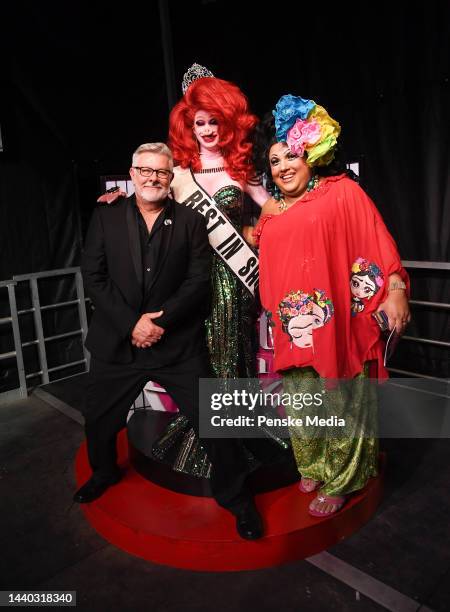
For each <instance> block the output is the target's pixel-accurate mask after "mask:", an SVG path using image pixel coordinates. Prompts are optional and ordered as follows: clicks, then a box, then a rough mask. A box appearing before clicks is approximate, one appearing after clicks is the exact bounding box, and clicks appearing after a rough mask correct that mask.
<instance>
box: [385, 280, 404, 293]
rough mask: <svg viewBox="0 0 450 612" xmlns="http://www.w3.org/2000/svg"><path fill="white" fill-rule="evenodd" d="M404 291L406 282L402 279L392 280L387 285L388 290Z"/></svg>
mask: <svg viewBox="0 0 450 612" xmlns="http://www.w3.org/2000/svg"><path fill="white" fill-rule="evenodd" d="M398 290H400V291H405V290H406V284H405V283H404V282H403V281H394V282H393V283H391V284H390V285H389V289H388V291H398Z"/></svg>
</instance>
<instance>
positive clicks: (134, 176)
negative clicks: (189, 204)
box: [130, 152, 173, 204]
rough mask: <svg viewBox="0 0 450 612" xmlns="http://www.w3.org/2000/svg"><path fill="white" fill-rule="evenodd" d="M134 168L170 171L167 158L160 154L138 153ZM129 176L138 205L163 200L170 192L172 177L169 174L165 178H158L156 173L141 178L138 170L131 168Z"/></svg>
mask: <svg viewBox="0 0 450 612" xmlns="http://www.w3.org/2000/svg"><path fill="white" fill-rule="evenodd" d="M134 166H136V167H138V168H150V169H153V170H169V171H171V170H172V167H171V164H170V161H169V158H168V157H166V155H161V154H160V153H150V152H144V153H140V154H139V155H138V156H137V157H136V159H135V160H134ZM130 176H131V180H132V181H133V185H134V190H135V193H136V200H137V202H138V204H139V203H146V202H147V203H150V202H159V201H162V200H165V198H166V197H167V196H168V194H169V191H170V183H171V180H172V176H173V175H172V173H171V174H170V175H168V177H167V178H162V177H158V176H157V174H156V172H153V174H152V175H151V176H142V175H141V174H140V171H139V170H137V169H136V168H133V167H132V168H130Z"/></svg>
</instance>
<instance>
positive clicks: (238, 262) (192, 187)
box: [172, 167, 259, 296]
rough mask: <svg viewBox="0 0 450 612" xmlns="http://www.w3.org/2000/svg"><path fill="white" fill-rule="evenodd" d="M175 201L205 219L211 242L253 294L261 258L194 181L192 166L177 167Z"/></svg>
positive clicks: (174, 182) (174, 183)
mask: <svg viewBox="0 0 450 612" xmlns="http://www.w3.org/2000/svg"><path fill="white" fill-rule="evenodd" d="M172 186H173V188H174V189H175V193H176V198H175V199H176V200H177V202H179V203H180V204H184V205H185V206H188V207H189V208H192V209H193V210H195V211H196V212H198V213H200V214H201V215H203V216H204V217H205V219H206V227H207V230H208V236H209V243H210V244H211V246H212V247H213V249H214V251H215V252H216V253H217V255H218V256H219V257H220V258H221V259H222V260H223V261H224V262H225V264H226V265H227V266H228V268H229V269H230V270H231V271H232V272H233V274H234V275H235V276H236V277H237V278H238V279H239V280H240V281H241V283H242V284H243V285H244V286H245V287H246V288H247V289H248V291H249V292H250V293H251V294H252V295H253V296H254V295H255V290H256V287H257V286H258V280H259V267H258V257H257V256H256V255H255V253H254V252H253V251H252V250H251V248H250V247H249V246H248V244H247V243H246V242H245V240H244V238H243V237H242V236H241V235H240V233H239V232H238V231H237V230H236V229H235V228H234V226H233V224H232V223H231V221H230V220H229V219H228V217H227V216H226V215H225V214H224V213H223V212H222V211H221V210H219V208H218V207H217V204H216V202H215V200H214V198H212V197H211V196H209V195H208V194H207V193H206V191H205V190H204V189H203V188H202V187H201V186H200V185H199V184H198V183H197V182H196V181H195V179H194V176H193V175H192V172H191V171H190V169H189V168H186V169H182V168H179V167H178V168H177V170H176V173H175V177H174V180H173V183H172Z"/></svg>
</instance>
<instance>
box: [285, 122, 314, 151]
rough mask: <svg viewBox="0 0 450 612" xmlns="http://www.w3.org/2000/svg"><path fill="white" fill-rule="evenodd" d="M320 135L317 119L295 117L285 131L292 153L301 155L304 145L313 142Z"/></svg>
mask: <svg viewBox="0 0 450 612" xmlns="http://www.w3.org/2000/svg"><path fill="white" fill-rule="evenodd" d="M320 135H321V130H320V125H319V123H318V122H317V121H315V120H314V119H313V120H310V121H308V120H306V121H304V120H303V119H297V120H296V122H295V123H294V125H293V126H292V127H291V129H290V130H289V131H288V133H287V138H286V142H287V144H288V146H289V148H290V150H291V151H292V152H293V153H295V154H296V155H299V156H300V157H302V156H303V153H304V152H305V146H306V145H313V144H315V143H316V142H317V141H318V140H319V139H320Z"/></svg>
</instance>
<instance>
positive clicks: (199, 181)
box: [169, 64, 268, 378]
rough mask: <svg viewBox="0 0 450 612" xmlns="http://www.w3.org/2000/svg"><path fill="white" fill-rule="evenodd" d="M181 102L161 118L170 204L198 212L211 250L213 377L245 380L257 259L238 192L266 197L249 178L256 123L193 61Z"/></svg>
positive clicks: (225, 86) (250, 362)
mask: <svg viewBox="0 0 450 612" xmlns="http://www.w3.org/2000/svg"><path fill="white" fill-rule="evenodd" d="M183 93H184V95H183V97H182V99H181V100H180V101H179V102H178V103H177V104H176V105H175V107H174V108H173V110H172V112H171V114H170V119H169V146H170V148H171V150H172V152H173V156H174V159H175V163H176V164H177V165H176V166H175V169H174V172H175V177H174V180H173V183H172V191H173V195H174V198H175V200H177V201H178V202H180V203H185V204H187V205H191V206H192V207H193V208H197V210H198V211H199V212H201V213H202V214H204V216H205V218H206V220H207V225H208V232H209V236H210V242H211V246H212V247H213V249H214V260H213V268H212V310H211V315H210V317H209V319H208V320H207V335H208V347H209V352H210V356H211V364H212V367H213V370H214V373H215V375H216V376H218V377H221V378H237V377H253V376H255V375H256V370H255V365H254V364H255V353H256V348H255V346H254V342H253V341H252V335H254V330H255V315H256V314H257V313H256V312H255V299H254V292H255V287H256V286H257V283H258V261H257V257H256V255H255V253H254V252H253V251H252V250H251V249H250V248H249V246H248V245H247V244H246V242H245V240H243V236H244V237H246V236H248V234H249V230H250V228H249V227H247V226H245V227H244V206H243V203H244V193H247V194H248V195H249V196H250V198H251V199H252V200H253V201H254V202H256V203H257V204H258V205H259V206H262V205H263V204H264V202H265V201H266V200H267V198H268V193H267V191H266V190H265V189H264V187H263V186H262V185H261V184H260V182H259V181H258V180H256V179H255V169H254V167H253V165H252V163H251V161H250V160H251V156H252V144H251V141H250V137H251V132H252V130H253V128H254V127H255V125H256V123H257V118H256V117H255V116H254V115H252V114H251V113H250V111H249V107H248V102H247V98H246V97H245V95H244V94H243V93H242V92H241V90H240V89H239V88H238V87H237V86H236V85H234V84H232V83H230V82H228V81H224V80H222V79H217V78H215V77H214V76H213V75H212V73H211V72H209V71H208V70H207V69H205V68H203V67H202V66H199V65H198V64H194V65H193V66H192V67H191V68H190V69H189V70H188V72H186V74H185V75H184V78H183Z"/></svg>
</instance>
